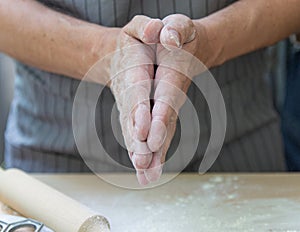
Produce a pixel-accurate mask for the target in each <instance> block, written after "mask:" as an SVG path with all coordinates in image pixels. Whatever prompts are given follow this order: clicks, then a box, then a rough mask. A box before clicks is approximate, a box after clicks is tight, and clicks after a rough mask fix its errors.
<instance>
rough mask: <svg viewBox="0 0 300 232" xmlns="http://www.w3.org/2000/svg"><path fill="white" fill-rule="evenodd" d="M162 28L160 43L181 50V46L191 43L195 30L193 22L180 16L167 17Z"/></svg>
mask: <svg viewBox="0 0 300 232" xmlns="http://www.w3.org/2000/svg"><path fill="white" fill-rule="evenodd" d="M163 23H164V27H163V29H162V31H161V34H160V41H161V43H162V44H163V45H164V46H165V47H166V48H168V46H175V47H178V48H181V47H182V46H183V44H185V43H189V42H191V41H193V40H194V39H195V37H196V29H195V26H194V23H193V21H192V20H191V19H190V18H189V17H187V16H185V15H181V14H175V15H170V16H167V17H166V18H164V19H163Z"/></svg>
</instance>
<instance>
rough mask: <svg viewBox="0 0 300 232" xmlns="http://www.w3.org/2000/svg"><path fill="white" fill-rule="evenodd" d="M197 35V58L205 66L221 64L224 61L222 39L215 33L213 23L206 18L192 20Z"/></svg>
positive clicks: (210, 66) (215, 29)
mask: <svg viewBox="0 0 300 232" xmlns="http://www.w3.org/2000/svg"><path fill="white" fill-rule="evenodd" d="M193 22H194V25H195V27H196V30H197V32H198V35H199V46H198V47H199V49H198V51H197V58H198V59H200V60H201V61H202V63H204V64H205V66H206V67H207V68H212V67H215V66H218V65H221V64H223V63H224V62H225V58H224V56H223V47H224V43H223V41H224V39H221V36H220V33H217V31H218V30H217V26H216V25H215V23H213V22H211V21H209V19H207V18H203V19H198V20H193Z"/></svg>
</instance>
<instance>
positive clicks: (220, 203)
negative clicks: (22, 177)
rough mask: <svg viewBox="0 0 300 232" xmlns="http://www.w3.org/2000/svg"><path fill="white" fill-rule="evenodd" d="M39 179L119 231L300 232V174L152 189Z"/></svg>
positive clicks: (215, 177) (193, 179)
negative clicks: (102, 217) (99, 216)
mask: <svg viewBox="0 0 300 232" xmlns="http://www.w3.org/2000/svg"><path fill="white" fill-rule="evenodd" d="M36 177H37V178H38V179H39V180H41V181H43V182H45V183H47V184H49V185H50V186H53V187H54V188H56V189H58V190H60V191H61V192H63V193H65V194H67V195H69V196H71V197H73V198H74V199H76V200H78V201H80V202H82V203H84V204H86V205H87V206H89V207H91V208H93V209H95V210H98V211H99V212H100V213H101V214H103V215H104V216H106V217H107V218H108V219H109V221H110V223H111V227H112V231H113V232H114V231H115V232H118V231H122V232H125V231H130V232H144V231H145V232H152V231H162V232H167V231H190V232H193V231H204V232H218V231H230V232H232V231H233V232H235V231H273V232H283V231H289V232H300V174H238V175H234V174H232V175H231V174H227V175H224V174H207V175H203V176H199V175H195V174H183V175H180V176H178V177H177V178H176V179H175V180H173V181H171V182H169V183H167V184H165V185H162V186H160V187H157V188H153V189H148V190H126V189H122V188H118V187H115V186H112V185H110V184H108V183H106V182H104V181H102V180H101V179H99V178H98V177H96V176H92V175H36ZM116 177H117V178H119V179H121V180H122V181H123V182H124V183H126V182H130V181H132V180H134V178H135V177H134V176H131V175H126V174H122V175H116Z"/></svg>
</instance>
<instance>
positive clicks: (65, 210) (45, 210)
mask: <svg viewBox="0 0 300 232" xmlns="http://www.w3.org/2000/svg"><path fill="white" fill-rule="evenodd" d="M0 201H1V202H3V203H4V204H6V205H8V206H10V207H12V208H13V209H14V210H16V211H17V212H19V213H21V214H22V215H24V216H26V217H29V218H32V219H34V220H37V221H40V222H42V223H44V224H45V225H47V227H49V228H51V229H52V230H54V231H55V232H102V231H103V232H107V231H110V226H109V222H108V220H107V219H106V218H105V217H103V216H101V215H98V214H97V213H96V212H94V211H93V210H91V209H89V208H88V207H86V206H84V205H82V204H80V203H78V202H77V201H75V200H73V199H71V198H69V197H67V196H66V195H64V194H62V193H60V192H58V191H57V190H55V189H53V188H51V187H49V186H47V185H46V184H44V183H41V182H40V181H38V180H36V179H34V178H33V177H30V176H28V175H27V174H25V173H24V172H22V171H20V170H17V169H9V170H6V171H4V170H3V169H1V168H0Z"/></svg>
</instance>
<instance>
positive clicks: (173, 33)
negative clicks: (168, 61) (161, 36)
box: [168, 30, 181, 48]
mask: <svg viewBox="0 0 300 232" xmlns="http://www.w3.org/2000/svg"><path fill="white" fill-rule="evenodd" d="M168 33H169V36H170V39H171V40H173V41H174V42H175V43H176V45H177V47H178V48H181V44H180V39H179V34H178V32H177V31H175V30H168Z"/></svg>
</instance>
